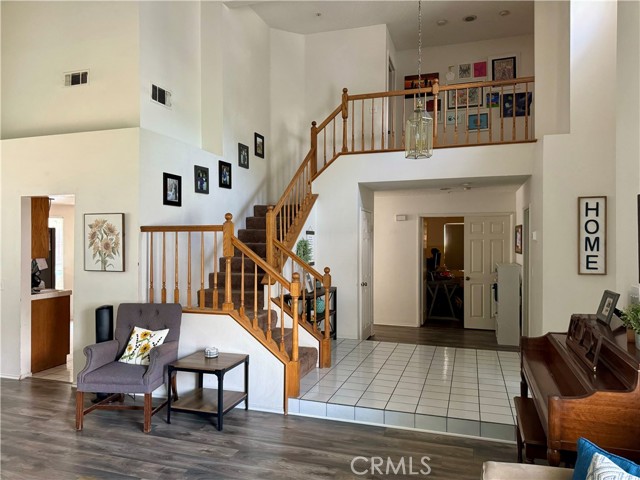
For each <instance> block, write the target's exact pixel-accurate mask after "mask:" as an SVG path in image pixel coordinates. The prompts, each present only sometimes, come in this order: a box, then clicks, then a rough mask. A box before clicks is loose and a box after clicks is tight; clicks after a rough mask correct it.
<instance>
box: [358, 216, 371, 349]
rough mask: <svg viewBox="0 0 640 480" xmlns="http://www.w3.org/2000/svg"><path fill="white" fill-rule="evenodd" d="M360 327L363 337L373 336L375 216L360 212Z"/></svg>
mask: <svg viewBox="0 0 640 480" xmlns="http://www.w3.org/2000/svg"><path fill="white" fill-rule="evenodd" d="M359 273H360V295H359V300H360V302H359V303H360V305H359V307H360V308H359V312H360V326H361V337H360V338H362V339H364V340H366V339H367V338H369V337H370V336H371V335H373V216H372V215H371V212H369V211H367V210H360V272H359Z"/></svg>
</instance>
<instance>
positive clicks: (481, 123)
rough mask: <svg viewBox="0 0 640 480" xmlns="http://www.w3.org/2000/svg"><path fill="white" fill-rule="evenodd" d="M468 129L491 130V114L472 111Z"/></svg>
mask: <svg viewBox="0 0 640 480" xmlns="http://www.w3.org/2000/svg"><path fill="white" fill-rule="evenodd" d="M467 130H469V131H470V132H472V131H474V130H475V131H482V130H489V114H488V113H481V114H480V115H478V114H477V113H470V114H469V119H468V124H467Z"/></svg>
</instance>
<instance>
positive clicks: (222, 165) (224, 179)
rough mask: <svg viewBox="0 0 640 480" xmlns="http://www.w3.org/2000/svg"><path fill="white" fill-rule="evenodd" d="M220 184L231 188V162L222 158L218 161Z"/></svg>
mask: <svg viewBox="0 0 640 480" xmlns="http://www.w3.org/2000/svg"><path fill="white" fill-rule="evenodd" d="M218 186H219V187H220V188H231V164H230V163H228V162H223V161H222V160H220V161H219V162H218Z"/></svg>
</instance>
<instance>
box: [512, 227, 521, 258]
mask: <svg viewBox="0 0 640 480" xmlns="http://www.w3.org/2000/svg"><path fill="white" fill-rule="evenodd" d="M514 245H515V250H516V253H520V254H522V225H516V233H515V239H514Z"/></svg>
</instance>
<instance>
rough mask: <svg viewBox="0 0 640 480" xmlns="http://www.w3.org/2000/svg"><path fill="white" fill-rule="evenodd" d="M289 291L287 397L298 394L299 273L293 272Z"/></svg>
mask: <svg viewBox="0 0 640 480" xmlns="http://www.w3.org/2000/svg"><path fill="white" fill-rule="evenodd" d="M289 292H290V293H291V311H292V314H293V322H292V324H291V357H290V360H289V363H287V374H286V379H285V382H286V384H285V385H286V387H285V388H286V391H287V397H297V396H298V395H300V361H299V360H298V303H299V301H300V274H299V273H298V272H296V273H294V274H293V280H291V284H290V286H289ZM285 413H287V401H286V399H285Z"/></svg>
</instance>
